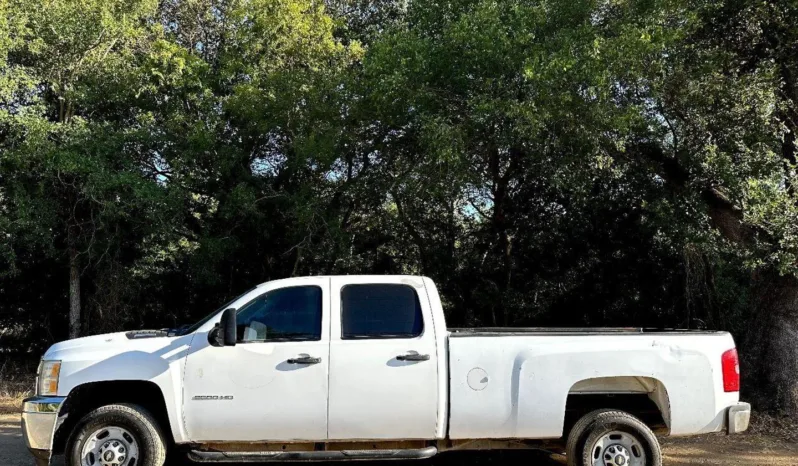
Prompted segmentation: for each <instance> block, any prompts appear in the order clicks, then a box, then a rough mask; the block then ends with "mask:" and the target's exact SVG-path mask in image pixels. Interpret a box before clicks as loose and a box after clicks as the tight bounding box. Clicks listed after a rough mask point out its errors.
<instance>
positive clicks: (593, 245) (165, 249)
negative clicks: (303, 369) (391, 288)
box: [0, 0, 798, 345]
mask: <svg viewBox="0 0 798 466" xmlns="http://www.w3.org/2000/svg"><path fill="white" fill-rule="evenodd" d="M794 10H795V7H794V5H792V4H791V3H789V2H770V3H751V2H745V1H742V0H646V1H637V0H630V1H616V0H610V1H596V0H578V1H564V0H512V1H490V0H454V1H448V2H437V1H432V0H416V1H412V2H399V1H377V2H363V1H327V2H326V3H325V2H320V1H315V0H182V1H178V0H169V1H162V2H155V1H152V0H139V1H124V2H116V1H111V2H108V1H103V2H100V1H95V0H80V1H74V0H68V1H67V0H0V260H1V261H2V266H0V293H2V295H3V296H4V298H3V299H1V300H0V302H1V303H0V309H2V310H3V313H4V314H3V316H2V317H0V318H2V319H3V320H0V326H3V325H10V323H14V324H15V325H23V326H27V327H26V328H30V329H34V330H35V331H36V332H39V333H33V334H32V335H35V336H34V337H33V338H34V340H35V341H36V343H35V344H37V345H41V344H43V342H44V341H46V340H47V339H50V338H55V339H60V338H62V337H63V336H64V335H63V332H62V331H61V330H60V329H61V328H63V326H62V325H61V324H62V323H63V322H64V321H65V319H66V315H67V308H68V298H67V289H66V284H67V277H68V271H69V267H70V265H74V264H75V263H76V261H77V264H78V265H79V268H80V273H81V282H82V284H83V291H82V292H81V294H82V297H83V298H84V300H83V302H84V316H86V322H85V324H84V329H85V330H86V331H88V332H99V331H106V330H111V329H114V328H118V327H120V326H129V327H139V326H167V325H176V324H178V323H181V322H188V321H191V320H192V319H195V318H197V317H198V316H200V315H202V314H204V313H205V312H207V311H208V310H209V309H212V308H214V307H215V305H217V304H218V303H220V302H222V301H224V300H225V298H226V297H229V296H231V295H235V294H237V293H238V292H240V291H242V290H243V289H246V288H248V287H250V286H251V285H252V284H254V283H257V282H261V281H265V280H269V279H274V278H280V277H285V276H290V275H298V274H326V273H414V274H415V273H418V274H426V275H429V276H431V277H433V278H434V279H435V280H436V281H437V282H438V283H439V284H440V286H441V290H442V295H443V298H444V300H445V302H446V304H447V309H446V310H447V313H448V317H449V319H450V321H451V323H452V325H471V324H482V325H546V324H552V325H624V326H627V325H654V326H689V327H695V326H710V327H719V328H728V329H731V330H734V331H735V332H738V334H739V336H740V337H744V335H742V332H743V331H744V330H745V329H746V324H747V322H748V320H747V319H750V318H751V315H752V309H753V308H754V307H755V306H754V305H753V303H752V301H753V300H754V298H752V296H755V293H754V291H755V290H754V288H755V287H756V286H757V285H756V279H755V277H757V276H769V275H767V274H769V273H773V274H775V275H776V276H779V275H780V276H783V277H794V276H795V275H796V272H798V270H797V269H796V258H798V230H796V228H798V227H797V226H796V225H798V222H796V220H797V219H798V210H796V209H798V208H797V207H796V205H798V204H797V203H796V200H797V199H796V194H795V189H794V186H795V184H796V182H797V180H796V176H797V175H796V156H795V153H796V152H795V136H794V133H795V129H796V123H798V114H796V99H798V93H796V91H795V89H796V86H798V85H796V83H795V76H796V73H798V59H796V56H795V54H794V50H795V46H796V45H798V43H797V41H798V33H796V30H795V28H794V27H793V25H792V21H791V18H794V13H795V11H794ZM70 250H74V251H76V252H77V256H76V258H74V257H73V258H72V259H70V257H72V256H70V254H69V251H70ZM35 277H38V279H32V278H35ZM42 280H44V282H43V281H42ZM43 290H45V291H43ZM51 330H52V331H51ZM47 332H50V333H51V335H52V336H47ZM741 339H742V338H741Z"/></svg>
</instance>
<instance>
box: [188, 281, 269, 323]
mask: <svg viewBox="0 0 798 466" xmlns="http://www.w3.org/2000/svg"><path fill="white" fill-rule="evenodd" d="M255 288H257V287H253V288H250V289H248V290H247V291H245V292H243V293H241V294H240V295H238V296H236V297H235V298H233V299H231V300H230V301H227V302H226V303H224V304H222V305H221V307H219V309H216V310H215V311H213V312H211V313H210V314H208V315H207V316H205V317H203V318H202V319H200V320H199V322H197V323H196V324H194V325H192V326H191V327H188V328H186V329H183V330H180V332H179V334H178V335H188V334H189V333H194V332H196V331H197V330H198V329H199V328H200V327H202V326H203V325H205V323H206V322H208V321H209V320H211V319H212V318H213V316H215V315H216V314H218V313H220V312H222V311H223V310H225V309H227V307H228V306H229V305H231V304H233V303H234V302H236V301H238V299H239V298H241V297H242V296H244V295H245V294H247V293H249V292H250V291H252V290H254V289H255Z"/></svg>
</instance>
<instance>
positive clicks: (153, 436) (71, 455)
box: [66, 404, 166, 466]
mask: <svg viewBox="0 0 798 466" xmlns="http://www.w3.org/2000/svg"><path fill="white" fill-rule="evenodd" d="M165 460H166V444H165V442H164V437H163V434H162V433H161V430H160V427H159V426H158V423H157V422H156V421H155V420H154V419H153V417H152V415H150V414H149V413H148V412H147V411H146V410H145V409H144V408H142V407H140V406H136V405H129V404H113V405H107V406H102V407H100V408H97V409H95V410H94V411H92V412H90V413H89V414H87V415H86V416H84V417H83V419H81V420H80V422H79V423H78V426H77V427H76V429H75V431H74V433H73V434H72V436H71V438H70V439H69V442H68V443H67V451H66V461H67V465H68V466H163V464H164V462H165Z"/></svg>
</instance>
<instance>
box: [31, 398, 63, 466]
mask: <svg viewBox="0 0 798 466" xmlns="http://www.w3.org/2000/svg"><path fill="white" fill-rule="evenodd" d="M64 399H65V398H64V397H59V396H48V397H43V396H35V397H33V398H27V399H25V400H24V401H23V404H22V433H23V435H24V436H25V444H26V445H27V446H28V449H29V450H30V451H31V453H33V456H35V457H36V462H37V464H39V465H46V464H49V461H50V452H51V451H52V449H53V433H54V431H55V426H56V423H57V422H58V411H59V410H60V409H61V404H62V403H63V402H64Z"/></svg>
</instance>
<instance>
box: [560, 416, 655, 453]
mask: <svg viewBox="0 0 798 466" xmlns="http://www.w3.org/2000/svg"><path fill="white" fill-rule="evenodd" d="M566 447H567V451H568V466H662V452H661V451H660V447H659V442H658V441H657V437H656V436H655V435H654V433H653V432H652V431H651V429H649V428H648V426H647V425H645V424H644V423H643V422H642V421H641V420H640V419H638V418H636V417H634V416H632V415H631V414H629V413H626V412H623V411H615V410H600V411H594V412H592V413H588V414H587V415H585V416H584V417H583V418H582V419H580V420H579V421H578V422H577V423H576V425H574V429H573V430H572V431H571V434H570V435H569V436H568V444H567V446H566Z"/></svg>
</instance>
